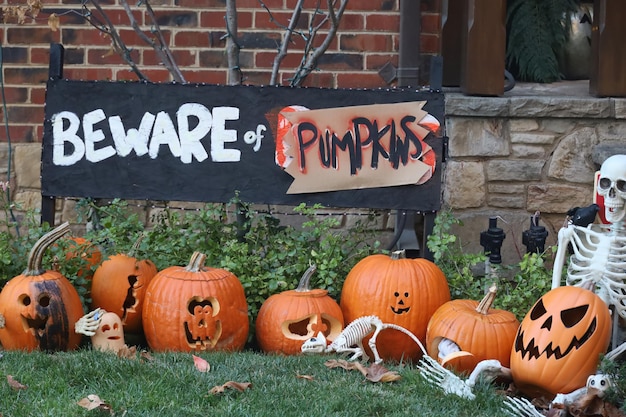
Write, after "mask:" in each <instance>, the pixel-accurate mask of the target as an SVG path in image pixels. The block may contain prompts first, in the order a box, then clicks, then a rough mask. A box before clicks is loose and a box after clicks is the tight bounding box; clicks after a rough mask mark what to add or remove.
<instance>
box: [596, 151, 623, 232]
mask: <svg viewBox="0 0 626 417" xmlns="http://www.w3.org/2000/svg"><path fill="white" fill-rule="evenodd" d="M598 194H600V195H601V196H602V197H604V207H605V217H606V219H607V221H609V222H610V223H618V222H622V221H624V218H625V217H626V155H613V156H611V157H609V158H607V160H606V161H604V163H603V164H602V166H601V167H600V179H599V180H598Z"/></svg>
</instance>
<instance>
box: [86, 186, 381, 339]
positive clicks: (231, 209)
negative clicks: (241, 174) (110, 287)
mask: <svg viewBox="0 0 626 417" xmlns="http://www.w3.org/2000/svg"><path fill="white" fill-rule="evenodd" d="M81 207H82V208H83V216H84V218H89V219H91V222H92V223H94V224H95V225H97V227H94V228H93V230H91V231H89V232H88V233H87V234H86V235H85V237H86V238H87V239H89V240H90V241H92V242H94V243H98V244H99V245H101V246H102V247H103V258H104V259H106V256H108V255H110V254H113V253H118V252H125V251H127V250H128V249H129V248H130V247H131V246H132V244H133V242H135V241H136V239H137V238H138V237H139V235H140V234H143V235H144V238H143V240H142V241H141V245H140V247H139V251H138V252H137V254H136V256H138V257H141V258H145V259H150V260H151V261H152V262H154V263H155V264H156V266H157V268H158V269H159V270H161V269H164V268H166V267H168V266H171V265H186V264H187V262H188V261H189V258H190V256H191V254H192V253H193V252H194V251H200V252H202V253H204V254H205V255H206V256H207V260H206V265H207V266H212V267H215V268H223V269H227V270H229V271H231V272H232V273H233V274H235V275H236V276H237V277H238V278H239V280H240V281H241V283H242V285H243V287H244V289H245V291H246V297H247V300H248V305H249V310H250V319H251V324H254V319H255V318H256V315H257V313H258V310H259V308H260V307H261V305H262V303H263V302H264V301H265V300H266V299H267V298H268V297H269V296H270V295H272V294H275V293H278V292H282V291H285V290H289V289H294V288H296V287H297V284H298V281H299V279H300V277H301V276H302V274H303V273H304V271H305V270H306V269H307V268H308V267H309V265H310V264H312V263H314V264H316V265H317V273H316V274H315V275H314V277H313V279H312V280H311V286H312V288H323V289H326V290H328V292H329V294H330V295H331V296H332V297H334V298H335V299H338V298H339V295H340V292H341V287H342V286H343V281H344V280H345V277H346V276H347V274H348V272H349V271H350V269H352V267H353V266H354V265H355V264H356V263H357V262H358V261H359V260H361V259H362V258H363V257H365V256H367V255H369V254H372V253H374V252H375V251H377V250H379V249H380V248H379V246H380V244H379V242H378V241H377V240H376V239H375V234H376V231H375V230H373V228H372V224H373V221H374V214H373V213H372V214H371V215H369V216H362V219H361V220H360V221H357V222H356V224H355V225H354V226H353V227H351V228H350V229H349V230H344V229H339V228H338V226H339V220H338V219H337V218H336V216H332V215H319V212H320V210H321V209H323V208H322V207H321V206H318V205H315V206H312V207H308V206H306V205H304V204H301V205H299V206H297V207H295V208H294V212H295V213H294V214H296V215H299V216H303V217H304V218H305V221H304V222H303V224H302V226H301V227H292V226H284V225H281V224H280V221H279V220H278V219H277V218H276V217H274V216H272V215H271V214H269V213H256V212H254V211H253V210H252V209H251V208H250V206H249V205H248V204H246V203H244V202H242V201H240V200H239V199H238V198H237V197H236V198H234V199H233V200H232V201H231V202H230V203H228V204H207V205H205V206H204V207H203V208H202V209H201V210H197V211H184V212H181V211H179V210H172V209H169V208H165V209H164V210H162V211H160V212H159V213H158V214H156V215H154V217H153V218H152V222H151V223H152V226H151V227H149V228H144V227H143V224H142V223H141V222H140V221H139V219H138V218H136V217H134V216H133V215H131V214H129V212H128V211H129V207H128V205H127V203H125V202H123V201H120V200H115V201H113V203H112V204H109V205H106V206H103V207H100V206H98V205H97V204H95V203H93V202H85V203H83V204H81ZM229 214H230V215H229ZM233 214H236V215H233ZM94 219H97V220H96V221H94ZM251 333H252V332H251Z"/></svg>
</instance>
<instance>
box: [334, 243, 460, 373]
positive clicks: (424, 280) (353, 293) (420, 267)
mask: <svg viewBox="0 0 626 417" xmlns="http://www.w3.org/2000/svg"><path fill="white" fill-rule="evenodd" d="M449 300H450V289H449V287H448V282H447V280H446V276H445V275H444V274H443V272H442V271H441V270H440V269H439V267H437V265H435V264H434V263H433V262H431V261H429V260H427V259H423V258H418V259H408V258H406V256H405V253H404V251H396V252H394V253H392V254H391V256H388V255H382V254H376V255H370V256H367V257H365V258H363V259H362V260H360V261H359V262H358V263H357V264H356V265H355V266H354V267H353V268H352V270H351V271H350V273H349V274H348V276H347V277H346V280H345V281H344V284H343V288H342V290H341V301H340V305H341V310H342V312H343V317H344V320H345V322H346V323H350V322H352V321H354V320H356V319H358V318H359V317H362V316H369V315H376V316H378V317H380V319H381V320H382V321H383V322H385V323H393V324H396V325H398V326H401V327H404V328H405V329H407V330H409V331H410V332H411V333H413V334H414V335H415V336H416V337H417V338H418V339H420V340H425V337H426V327H427V326H428V321H429V320H430V318H431V316H432V315H433V313H434V312H435V311H436V310H437V309H438V308H439V307H440V306H441V305H442V304H443V303H445V302H447V301H449ZM367 341H368V339H366V340H365V349H366V350H368V349H369V348H368V347H367ZM376 347H377V349H378V353H379V354H380V356H381V357H382V358H383V359H384V360H389V359H391V360H396V361H400V360H407V359H411V360H417V359H419V358H420V357H421V355H422V351H421V350H420V348H419V346H417V344H416V343H415V342H414V341H412V340H411V338H410V337H408V336H407V335H405V334H403V333H401V332H398V331H396V330H391V329H387V330H383V331H382V332H380V335H379V336H378V338H377V340H376ZM368 354H369V352H368Z"/></svg>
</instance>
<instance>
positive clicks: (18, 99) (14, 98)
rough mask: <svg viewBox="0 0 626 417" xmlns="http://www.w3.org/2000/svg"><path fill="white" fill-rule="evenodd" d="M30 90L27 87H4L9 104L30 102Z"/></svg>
mask: <svg viewBox="0 0 626 417" xmlns="http://www.w3.org/2000/svg"><path fill="white" fill-rule="evenodd" d="M28 90H29V89H28V88H25V87H4V96H5V98H6V100H7V103H26V102H28V98H29V97H28V96H29V95H28Z"/></svg>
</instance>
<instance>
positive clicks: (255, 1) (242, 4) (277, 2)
mask: <svg viewBox="0 0 626 417" xmlns="http://www.w3.org/2000/svg"><path fill="white" fill-rule="evenodd" d="M263 4H265V5H266V6H267V8H268V9H270V10H272V11H273V10H279V9H283V8H284V1H283V0H263ZM246 8H248V9H250V8H251V9H260V8H261V5H260V3H259V0H237V9H246Z"/></svg>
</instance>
